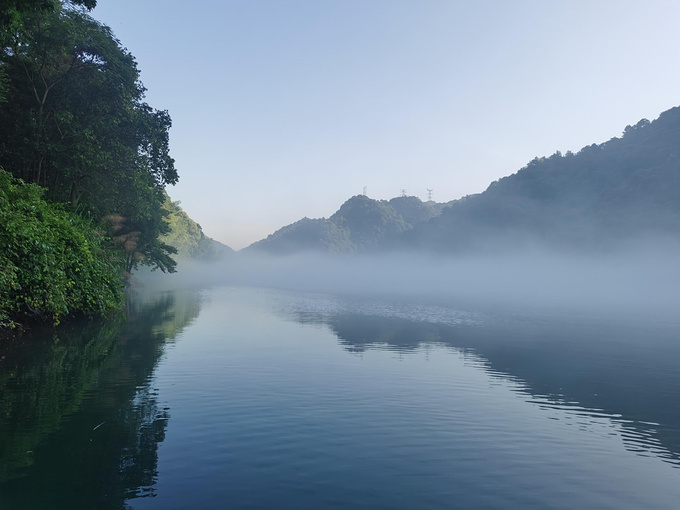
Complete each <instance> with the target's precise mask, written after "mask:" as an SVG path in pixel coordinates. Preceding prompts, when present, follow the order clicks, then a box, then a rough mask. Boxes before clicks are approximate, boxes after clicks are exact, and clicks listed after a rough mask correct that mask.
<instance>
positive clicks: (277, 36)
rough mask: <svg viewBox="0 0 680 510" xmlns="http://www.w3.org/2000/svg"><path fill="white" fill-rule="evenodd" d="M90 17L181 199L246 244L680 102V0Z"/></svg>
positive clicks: (225, 238) (440, 195)
mask: <svg viewBox="0 0 680 510" xmlns="http://www.w3.org/2000/svg"><path fill="white" fill-rule="evenodd" d="M131 13H134V15H131ZM93 15H94V17H95V18H97V19H99V20H100V21H102V22H104V23H106V24H107V25H109V26H110V27H111V28H112V29H113V31H114V34H115V35H116V36H117V37H118V38H119V39H120V40H121V42H122V44H123V45H124V46H126V47H127V48H128V49H129V50H130V51H131V52H132V53H133V54H134V55H135V56H136V58H137V61H138V64H139V67H140V69H141V71H142V80H143V82H144V84H145V86H146V87H147V88H148V94H147V96H148V100H149V102H150V104H153V105H154V106H155V107H156V108H160V109H168V110H169V112H170V115H171V116H172V118H173V129H172V131H171V154H172V155H173V157H174V158H175V159H176V161H177V168H178V170H179V173H180V182H179V184H178V185H177V186H176V187H175V188H171V189H169V190H168V191H169V193H170V195H171V197H172V198H173V199H174V200H180V201H181V202H182V207H183V208H184V209H185V210H186V211H187V213H188V214H189V215H190V216H191V217H192V218H193V219H195V220H196V221H197V222H198V223H200V224H201V225H202V227H203V229H204V231H205V232H206V234H207V235H209V236H211V237H213V238H215V239H217V240H219V241H221V242H223V243H225V244H227V245H229V246H231V247H233V248H236V249H238V248H242V247H243V246H246V245H248V244H250V243H251V242H254V241H257V240H259V239H262V238H263V237H266V236H267V235H268V234H270V233H272V232H273V231H274V230H276V229H278V228H280V227H281V226H283V225H286V224H289V223H292V222H294V221H296V220H298V219H300V218H302V217H304V216H307V217H327V216H329V215H331V214H332V213H333V212H334V211H335V210H337V208H338V207H339V206H340V205H341V204H342V203H343V202H344V201H345V200H347V199H348V198H349V197H351V196H353V195H356V194H359V193H361V192H362V190H363V187H364V186H366V187H367V191H368V195H369V196H370V197H372V198H379V199H389V198H392V197H394V196H397V195H399V194H400V190H401V189H405V190H407V193H408V194H409V195H415V196H418V197H420V198H421V199H425V198H426V189H428V188H431V189H433V190H434V195H433V198H434V199H435V200H436V201H439V202H445V201H448V200H452V199H455V198H459V197H461V196H464V195H466V194H471V193H477V192H480V191H483V190H484V189H485V188H486V187H487V186H488V184H489V183H490V182H492V181H494V180H496V179H498V178H499V177H502V176H505V175H508V174H511V173H514V172H515V171H517V170H518V169H519V168H521V167H522V166H524V165H525V164H526V163H528V162H529V161H530V160H531V159H533V158H534V157H535V156H548V155H550V154H552V153H554V152H555V151H557V150H559V151H562V152H566V151H568V150H571V151H578V150H579V149H580V148H581V147H583V146H585V145H589V144H591V143H600V142H603V141H605V140H607V139H609V138H612V137H614V136H619V135H620V134H621V132H622V130H623V129H624V127H625V126H626V125H628V124H635V123H636V122H637V121H638V120H640V119H641V118H648V119H649V120H652V119H654V118H656V117H657V116H658V115H659V114H660V113H661V112H662V111H664V110H667V109H668V108H671V107H672V106H676V105H677V104H678V103H680V101H678V90H680V67H679V66H677V65H676V60H677V47H678V42H679V41H678V38H679V37H680V36H679V35H678V32H677V29H676V20H677V19H678V15H680V4H678V3H676V2H669V1H662V0H653V1H648V2H644V3H643V2H633V1H620V0H617V1H613V0H603V1H600V2H597V3H591V2H586V1H582V0H578V1H573V2H568V3H566V2H565V3H557V2H541V1H538V0H523V1H520V2H512V3H509V2H501V1H480V2H474V3H468V2H450V1H445V0H441V1H439V0H432V1H426V2H415V1H392V0H375V1H371V2H340V1H330V2H314V1H312V0H305V1H296V2H290V1H287V2H276V3H273V2H272V3H263V2H242V1H225V2H208V1H206V0H201V1H197V2H194V3H192V5H191V7H188V6H187V4H186V3H185V2H178V1H176V0H173V1H168V2H162V3H161V2H159V1H148V2H143V3H139V2H132V1H131V0H119V1H116V2H111V1H107V2H104V1H102V2H101V3H100V5H98V7H97V9H96V10H95V11H93Z"/></svg>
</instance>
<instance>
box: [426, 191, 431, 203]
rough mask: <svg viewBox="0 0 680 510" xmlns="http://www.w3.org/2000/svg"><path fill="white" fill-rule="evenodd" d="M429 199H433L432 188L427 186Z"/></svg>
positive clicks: (429, 200)
mask: <svg viewBox="0 0 680 510" xmlns="http://www.w3.org/2000/svg"><path fill="white" fill-rule="evenodd" d="M427 201H428V202H431V201H432V190H431V189H430V188H427Z"/></svg>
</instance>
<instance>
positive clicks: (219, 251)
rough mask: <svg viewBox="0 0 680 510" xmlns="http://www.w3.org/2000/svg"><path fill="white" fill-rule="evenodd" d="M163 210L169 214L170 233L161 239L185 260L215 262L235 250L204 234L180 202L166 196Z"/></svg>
mask: <svg viewBox="0 0 680 510" xmlns="http://www.w3.org/2000/svg"><path fill="white" fill-rule="evenodd" d="M163 209H164V210H165V211H166V212H167V219H168V226H169V231H168V232H167V233H166V234H164V235H163V236H162V237H161V238H160V239H161V241H162V242H163V243H165V244H168V245H170V246H172V247H173V248H174V249H176V250H177V254H178V257H180V258H183V259H201V260H214V259H217V258H219V257H221V256H224V255H226V254H229V253H233V250H232V249H231V248H229V247H228V246H225V245H223V244H221V243H218V242H217V241H215V240H214V239H211V238H210V237H208V236H206V235H205V234H204V233H203V229H201V226H200V225H199V224H198V223H196V222H195V221H194V220H192V219H191V218H190V217H189V215H188V214H187V213H186V212H185V211H184V210H182V208H181V207H180V202H179V201H177V202H173V201H172V200H170V197H169V196H167V195H166V196H165V202H164V203H163Z"/></svg>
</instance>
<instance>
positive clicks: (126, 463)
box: [0, 293, 201, 509]
mask: <svg viewBox="0 0 680 510" xmlns="http://www.w3.org/2000/svg"><path fill="white" fill-rule="evenodd" d="M200 305H201V298H200V295H198V294H191V293H163V294H158V295H156V296H153V297H152V298H147V297H144V296H139V295H134V296H131V297H130V299H129V301H128V307H127V315H128V319H127V321H123V320H111V321H105V322H85V323H81V324H72V325H68V326H65V327H61V328H57V329H36V330H34V331H31V332H29V333H27V334H25V335H23V337H22V338H19V339H15V340H14V341H12V342H10V343H6V344H4V345H3V346H2V351H1V352H0V359H2V361H1V362H0V394H1V395H2V399H1V401H0V402H1V403H0V507H1V508H11V509H14V508H20V509H23V508H55V509H58V508H69V509H72V508H94V507H96V508H112V509H116V508H125V507H126V503H125V501H126V500H127V499H130V498H134V497H144V496H153V494H154V488H153V486H154V483H155V481H156V476H157V471H156V466H157V459H158V455H157V450H158V445H159V443H160V442H162V441H163V439H164V437H165V431H166V427H167V422H168V419H169V418H170V412H169V409H168V408H167V407H163V405H162V403H161V402H160V400H159V395H158V393H157V391H156V390H155V389H154V387H153V372H154V369H155V367H156V366H157V364H158V361H159V359H160V358H161V356H162V354H163V352H164V349H165V347H166V346H167V345H168V343H169V342H172V341H173V340H174V339H175V338H176V337H177V335H178V334H179V333H180V332H181V331H182V330H183V328H185V327H186V326H187V325H188V324H190V323H191V322H192V321H193V320H194V319H195V318H196V317H197V316H198V314H199V312H200ZM93 505H94V506H93Z"/></svg>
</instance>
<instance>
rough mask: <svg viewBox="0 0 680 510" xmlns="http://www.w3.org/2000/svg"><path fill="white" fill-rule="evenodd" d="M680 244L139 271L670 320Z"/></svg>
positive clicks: (159, 282) (192, 280)
mask: <svg viewBox="0 0 680 510" xmlns="http://www.w3.org/2000/svg"><path fill="white" fill-rule="evenodd" d="M679 257H680V244H679V243H673V242H669V241H667V240H656V241H651V240H645V242H644V243H642V242H641V243H639V244H638V245H635V246H630V247H628V248H626V249H621V250H617V251H610V252H596V253H583V252H560V253H558V252H555V251H549V250H545V249H525V250H522V251H513V252H509V253H504V252H500V251H499V252H498V254H494V253H489V252H485V253H483V254H468V255H457V256H443V255H431V254H416V253H403V252H402V253H390V254H365V255H354V256H347V255H328V254H318V253H302V254H296V255H289V256H271V255H265V254H259V253H253V252H240V253H237V254H236V255H235V256H233V257H231V258H227V259H225V260H223V261H220V262H216V263H213V264H210V265H206V264H194V263H191V262H185V263H180V265H179V271H178V273H177V274H173V275H169V277H168V276H164V277H163V278H155V277H154V275H153V274H151V275H149V274H141V275H139V281H140V282H141V284H142V285H145V286H150V287H151V288H156V287H160V288H183V287H200V286H206V285H208V286H210V285H223V284H229V285H255V286H262V287H274V288H281V289H291V290H300V291H308V292H323V293H330V294H346V295H353V296H391V297H394V298H410V299H414V300H417V299H438V300H448V301H452V302H458V303H460V304H461V305H465V306H468V307H471V308H475V309H477V308H480V307H481V308H497V307H500V308H505V309H508V310H513V309H514V310H526V309H531V310H545V311H547V310H554V311H557V310H562V311H573V312H580V313H588V314H590V315H593V316H597V315H598V314H606V315H612V314H614V315H617V314H622V315H626V316H631V314H632V316H639V317H650V318H659V319H664V320H675V319H677V318H678V311H680V265H679V264H678V263H677V261H678V259H679Z"/></svg>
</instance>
